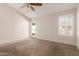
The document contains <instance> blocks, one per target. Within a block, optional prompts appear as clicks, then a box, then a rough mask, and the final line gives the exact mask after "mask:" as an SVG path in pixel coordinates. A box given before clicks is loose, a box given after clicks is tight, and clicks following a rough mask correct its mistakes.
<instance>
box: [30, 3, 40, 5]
mask: <svg viewBox="0 0 79 59" xmlns="http://www.w3.org/2000/svg"><path fill="white" fill-rule="evenodd" d="M30 4H31V5H33V6H42V3H30Z"/></svg>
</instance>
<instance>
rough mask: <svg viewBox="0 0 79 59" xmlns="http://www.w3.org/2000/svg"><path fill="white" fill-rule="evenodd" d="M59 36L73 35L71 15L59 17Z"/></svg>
mask: <svg viewBox="0 0 79 59" xmlns="http://www.w3.org/2000/svg"><path fill="white" fill-rule="evenodd" d="M58 25H59V35H63V36H72V35H73V15H72V14H70V15H63V16H59V24H58Z"/></svg>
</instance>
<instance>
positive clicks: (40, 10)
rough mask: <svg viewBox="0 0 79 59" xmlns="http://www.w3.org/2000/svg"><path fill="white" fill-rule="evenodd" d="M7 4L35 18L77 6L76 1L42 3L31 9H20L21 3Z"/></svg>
mask: <svg viewBox="0 0 79 59" xmlns="http://www.w3.org/2000/svg"><path fill="white" fill-rule="evenodd" d="M8 5H9V6H10V7H12V8H14V9H16V10H17V11H19V12H21V13H22V14H24V15H25V16H27V17H29V18H36V17H40V16H43V15H46V14H50V13H55V12H59V11H63V10H68V9H72V8H75V7H76V6H77V4H76V3H43V5H42V6H37V7H34V6H33V7H34V8H35V9H36V10H35V11H32V10H31V9H29V8H22V9H21V8H20V7H21V6H22V5H23V3H9V4H8Z"/></svg>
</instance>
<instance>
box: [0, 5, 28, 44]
mask: <svg viewBox="0 0 79 59" xmlns="http://www.w3.org/2000/svg"><path fill="white" fill-rule="evenodd" d="M28 37H29V20H28V19H25V18H24V17H22V16H21V15H20V14H19V13H17V12H16V11H14V10H12V9H11V8H9V7H7V6H6V5H4V4H0V44H4V43H7V42H11V41H16V40H21V39H24V38H28Z"/></svg>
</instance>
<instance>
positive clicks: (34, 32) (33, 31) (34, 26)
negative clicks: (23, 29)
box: [32, 23, 36, 36]
mask: <svg viewBox="0 0 79 59" xmlns="http://www.w3.org/2000/svg"><path fill="white" fill-rule="evenodd" d="M35 29H36V25H35V23H32V36H35V34H36V31H35Z"/></svg>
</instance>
